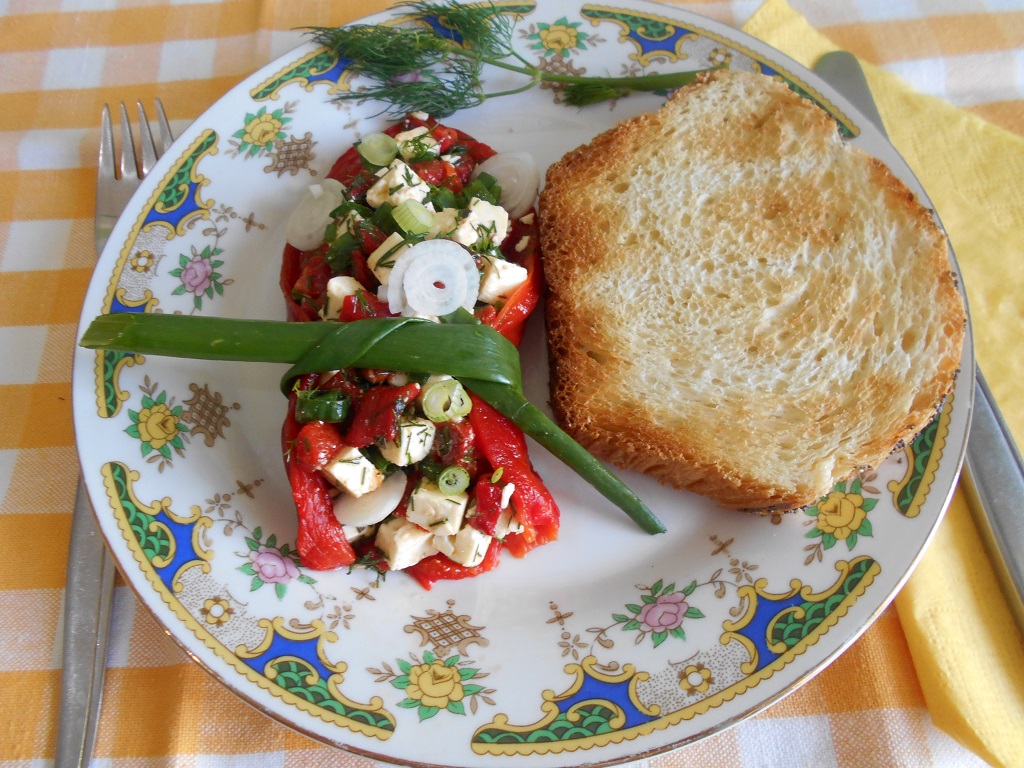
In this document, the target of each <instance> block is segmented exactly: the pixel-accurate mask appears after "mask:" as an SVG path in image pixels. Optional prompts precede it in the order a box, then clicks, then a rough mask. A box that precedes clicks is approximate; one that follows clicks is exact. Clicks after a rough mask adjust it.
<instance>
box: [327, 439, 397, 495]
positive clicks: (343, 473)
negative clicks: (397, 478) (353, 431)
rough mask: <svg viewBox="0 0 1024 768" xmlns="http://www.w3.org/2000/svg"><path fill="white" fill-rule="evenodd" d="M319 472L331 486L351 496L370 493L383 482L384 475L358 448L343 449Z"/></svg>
mask: <svg viewBox="0 0 1024 768" xmlns="http://www.w3.org/2000/svg"><path fill="white" fill-rule="evenodd" d="M320 471H321V472H322V473H323V475H324V477H326V478H327V479H328V480H329V481H330V482H331V483H332V484H333V485H335V486H337V487H338V488H341V489H342V490H345V491H348V492H349V493H351V494H352V495H353V496H362V495H363V494H364V493H371V492H373V491H375V490H377V489H378V488H379V487H380V484H381V483H382V482H384V473H383V472H381V471H380V470H379V469H377V468H376V467H375V466H374V465H373V462H372V461H370V460H369V459H368V458H366V457H365V456H363V454H362V453H360V451H359V449H358V448H351V447H348V448H345V449H344V450H343V451H342V452H341V453H339V454H338V455H337V456H335V457H334V458H333V459H331V460H330V461H328V462H327V463H326V464H324V466H323V467H321V469H320Z"/></svg>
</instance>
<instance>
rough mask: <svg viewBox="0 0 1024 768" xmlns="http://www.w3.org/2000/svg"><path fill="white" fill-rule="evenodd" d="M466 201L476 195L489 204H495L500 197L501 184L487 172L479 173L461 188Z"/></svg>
mask: <svg viewBox="0 0 1024 768" xmlns="http://www.w3.org/2000/svg"><path fill="white" fill-rule="evenodd" d="M462 194H463V195H465V198H466V201H467V202H468V201H469V200H472V199H473V198H474V197H478V198H480V199H481V200H485V201H486V202H488V203H491V205H497V204H498V201H499V200H500V199H501V185H500V184H498V180H497V179H496V178H494V177H493V176H491V174H489V173H481V174H479V175H478V176H477V177H476V178H474V179H473V180H472V181H470V182H469V183H468V184H466V186H464V187H463V188H462Z"/></svg>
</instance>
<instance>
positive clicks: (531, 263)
mask: <svg viewBox="0 0 1024 768" xmlns="http://www.w3.org/2000/svg"><path fill="white" fill-rule="evenodd" d="M523 266H524V267H526V273H527V275H526V281H525V282H524V283H523V284H522V285H520V286H519V287H518V288H516V289H515V290H514V291H512V295H511V296H509V297H508V299H507V300H506V301H505V304H504V306H502V308H501V309H500V310H499V311H498V314H497V316H496V317H495V318H494V321H493V322H491V323H488V324H489V325H491V326H492V327H493V328H494V329H495V330H496V331H497V332H498V333H500V334H501V335H502V336H504V337H505V338H506V339H508V340H509V341H511V342H512V343H513V344H515V345H516V346H517V347H518V346H519V344H520V342H521V341H522V340H523V331H524V330H525V328H526V320H527V318H528V317H529V316H530V313H531V312H533V309H534V307H536V306H537V302H538V301H540V295H541V291H542V290H543V288H544V273H543V271H542V270H541V266H540V256H539V254H538V251H537V249H536V248H534V249H533V250H532V251H531V252H530V254H529V255H528V256H527V257H526V260H525V261H524V262H523Z"/></svg>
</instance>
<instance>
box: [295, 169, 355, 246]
mask: <svg viewBox="0 0 1024 768" xmlns="http://www.w3.org/2000/svg"><path fill="white" fill-rule="evenodd" d="M344 201H345V187H344V186H343V185H342V183H341V182H340V181H336V180H335V179H324V180H323V181H320V182H318V183H316V184H311V185H310V186H309V187H308V188H307V189H306V193H305V194H304V195H303V196H302V199H301V200H300V201H299V204H298V205H297V206H296V207H295V210H294V211H292V215H291V216H290V217H289V219H288V225H287V227H286V229H285V239H287V241H288V244H289V245H291V246H292V247H294V248H298V249H299V250H300V251H311V250H313V249H314V248H318V247H319V246H320V244H321V243H322V242H323V241H324V230H326V229H327V225H328V224H330V223H331V211H333V210H334V209H335V208H337V207H338V206H339V205H341V204H342V203H343V202H344Z"/></svg>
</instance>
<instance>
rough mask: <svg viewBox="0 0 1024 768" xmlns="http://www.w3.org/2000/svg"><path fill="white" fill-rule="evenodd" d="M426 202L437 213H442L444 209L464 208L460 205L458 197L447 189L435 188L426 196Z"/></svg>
mask: <svg viewBox="0 0 1024 768" xmlns="http://www.w3.org/2000/svg"><path fill="white" fill-rule="evenodd" d="M427 201H428V202H430V203H431V204H433V206H434V208H435V209H437V210H439V211H443V210H444V209H445V208H465V206H464V205H462V204H460V202H459V198H458V196H457V195H456V194H455V193H454V192H453V191H452V190H450V189H448V187H435V188H434V189H432V190H431V191H430V194H429V195H427Z"/></svg>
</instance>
